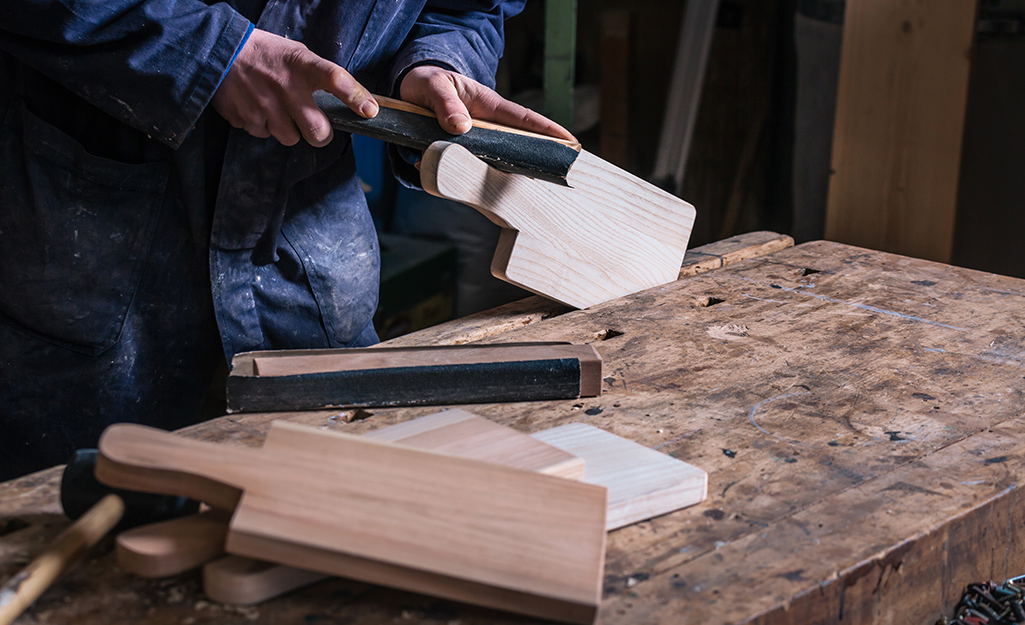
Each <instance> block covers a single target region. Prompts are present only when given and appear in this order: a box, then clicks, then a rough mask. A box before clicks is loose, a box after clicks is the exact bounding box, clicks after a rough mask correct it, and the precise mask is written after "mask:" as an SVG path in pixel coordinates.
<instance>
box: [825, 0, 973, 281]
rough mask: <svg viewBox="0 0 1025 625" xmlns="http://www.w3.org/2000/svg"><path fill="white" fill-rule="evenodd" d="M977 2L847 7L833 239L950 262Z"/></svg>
mask: <svg viewBox="0 0 1025 625" xmlns="http://www.w3.org/2000/svg"><path fill="white" fill-rule="evenodd" d="M976 6H977V0H946V1H944V2H894V1H893V0H862V1H860V2H850V3H848V4H847V7H846V12H845V15H844V28H843V49H842V51H841V57H840V76H839V85H838V90H837V103H836V122H835V128H834V134H833V156H832V171H833V172H834V173H833V174H832V176H831V178H830V183H829V200H828V208H827V212H826V237H827V238H829V239H832V240H836V241H842V242H844V243H850V244H853V245H861V246H864V247H870V248H874V249H881V250H886V251H890V252H896V253H900V254H906V255H909V256H915V257H920V258H929V259H931V260H937V261H943V262H949V261H950V258H951V252H952V249H953V240H954V223H955V213H956V208H957V182H958V172H959V170H960V164H961V141H962V134H963V129H964V118H965V109H966V106H967V100H968V74H969V67H970V64H971V49H972V42H973V40H974V37H975V18H976Z"/></svg>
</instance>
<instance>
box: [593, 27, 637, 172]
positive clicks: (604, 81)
mask: <svg viewBox="0 0 1025 625" xmlns="http://www.w3.org/2000/svg"><path fill="white" fill-rule="evenodd" d="M632 17H633V13H632V12H631V11H630V10H629V9H607V10H605V11H602V12H601V35H600V36H601V41H600V45H599V49H600V50H601V86H600V90H599V91H600V93H599V96H600V98H601V126H600V127H601V137H600V141H601V157H602V158H603V159H605V160H607V161H609V162H610V163H614V164H615V165H616V166H618V167H622V168H623V169H630V166H631V164H632V163H631V162H630V96H631V94H632V93H633V90H632V89H631V88H630V83H631V76H632V74H631V73H630V47H631V46H630V44H631V37H630V34H631V30H632V29H631V26H632V23H631V20H632Z"/></svg>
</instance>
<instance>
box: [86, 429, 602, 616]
mask: <svg viewBox="0 0 1025 625" xmlns="http://www.w3.org/2000/svg"><path fill="white" fill-rule="evenodd" d="M271 432H272V435H274V436H278V437H283V438H281V439H280V440H279V442H278V443H276V445H281V446H282V447H290V446H291V444H290V443H289V441H292V442H294V443H295V444H296V446H295V447H294V448H290V449H284V448H277V449H244V448H236V447H231V446H226V445H216V444H211V443H205V442H201V441H195V440H190V439H185V438H182V437H178V436H175V435H173V434H168V433H166V432H161V431H158V430H153V429H151V428H145V427H142V426H137V425H128V424H119V425H115V426H111V427H110V428H108V429H107V431H106V432H105V433H104V435H103V437H102V438H101V440H100V447H99V448H100V454H101V457H100V461H99V463H98V464H97V477H98V478H99V479H100V480H101V481H103V482H104V483H107V484H109V485H111V486H117V487H121V488H130V489H133V490H142V491H147V492H158V493H164V494H179V495H184V496H189V497H193V498H198V499H200V500H206V499H207V498H208V496H209V497H213V498H215V499H219V500H222V501H223V500H224V498H225V486H224V485H227V488H236V489H241V490H243V491H244V492H245V494H244V495H243V496H242V498H241V500H240V501H239V503H238V508H237V510H236V512H235V515H234V516H233V518H232V521H231V526H230V529H229V532H228V539H227V551H228V552H229V553H234V554H237V555H243V556H247V557H251V558H257V559H263V560H269V561H272V562H277V563H279V564H285V565H289V566H295V567H302V568H307V569H312V570H315V571H319V572H322V573H328V574H332V575H339V576H343V577H349V578H352V579H360V580H364V581H369V582H372V583H377V584H383V585H389V586H395V587H399V588H403V589H407V590H412V591H415V592H422V593H426V594H432V595H435V596H440V597H445V598H450V599H455V600H459V601H465V602H468V603H475V604H478V605H484V606H488V607H495V608H499V609H505V610H510V611H514V612H519V613H523V614H528V615H531V616H539V617H543V618H551V619H555V620H563V621H569V622H579V623H589V622H592V621H593V619H594V616H595V614H596V612H597V606H598V602H599V600H600V593H601V576H602V569H603V562H604V548H605V508H606V503H607V501H606V495H607V492H606V490H605V489H604V488H602V487H597V486H593V485H589V484H584V483H581V482H575V481H572V480H566V479H562V478H558V477H552V476H548V475H543V474H538V473H534V472H530V471H524V470H520V469H513V468H509V467H503V466H500V465H496V464H492V463H487V462H482V461H478V460H473V459H467V458H459V457H455V456H448V455H442V454H437V453H433V452H429V451H422V450H417V449H414V448H410V447H405V446H399V445H394V444H391V443H387V442H382V441H375V440H369V439H366V438H362V437H353V436H348V435H344V434H338V433H334V432H326V431H320V430H316V429H311V428H303V427H301V426H297V425H294V424H289V423H282V422H276V423H274V424H273V425H272V428H271ZM304 433H305V436H303V434H304ZM328 439H331V440H330V442H324V441H326V440H328ZM322 443H323V444H322ZM321 449H326V450H329V452H330V453H329V456H330V457H329V458H328V457H327V455H328V454H324V453H321ZM339 528H344V530H345V531H338V530H339Z"/></svg>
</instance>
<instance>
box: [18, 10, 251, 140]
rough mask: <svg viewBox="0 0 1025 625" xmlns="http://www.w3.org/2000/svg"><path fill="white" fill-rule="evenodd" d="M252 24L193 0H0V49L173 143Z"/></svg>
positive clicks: (194, 116) (205, 99)
mask: <svg viewBox="0 0 1025 625" xmlns="http://www.w3.org/2000/svg"><path fill="white" fill-rule="evenodd" d="M251 29H252V24H251V23H250V22H249V20H247V19H245V18H244V17H242V16H241V15H239V14H238V13H237V12H236V11H235V10H234V9H232V8H231V7H229V6H228V5H227V4H224V3H219V4H215V5H213V6H208V5H207V4H205V3H204V2H202V1H201V0H84V1H79V2H61V1H58V0H5V1H4V2H3V3H0V49H3V50H5V51H6V52H8V53H9V54H11V55H12V56H14V57H16V58H18V59H20V60H21V61H22V62H23V63H25V64H27V65H29V66H32V67H34V68H35V69H36V70H38V71H40V72H42V73H43V74H46V75H47V76H49V77H50V78H51V79H53V80H55V81H56V82H58V83H60V84H62V85H63V86H64V87H66V88H68V89H70V90H71V91H73V92H74V93H76V94H77V95H79V96H80V97H82V98H83V99H85V100H87V101H88V102H90V103H92V104H93V105H95V106H96V107H98V108H99V109H101V110H103V111H105V112H106V113H108V114H109V115H111V116H113V117H115V118H117V119H119V120H121V121H122V122H124V123H126V124H128V125H129V126H132V127H134V128H136V129H137V130H140V131H142V132H144V133H146V134H148V135H150V136H152V137H154V138H156V139H158V140H160V141H162V142H164V143H166V144H168V145H170V146H171V147H178V146H179V145H180V144H181V142H182V141H183V140H184V139H185V137H186V136H187V135H188V133H189V131H190V130H191V129H192V128H193V126H194V125H195V123H196V120H197V119H198V118H199V115H200V114H201V113H202V112H203V109H205V108H206V106H207V104H208V103H209V102H210V99H211V98H212V97H213V94H214V91H215V90H216V89H217V86H218V85H219V84H220V81H221V79H222V78H223V76H224V74H225V73H226V71H227V69H228V68H229V67H230V66H231V63H232V61H233V59H234V57H235V55H236V53H237V52H238V50H240V49H241V46H242V44H243V43H244V42H245V40H246V37H247V36H248V34H249V32H251Z"/></svg>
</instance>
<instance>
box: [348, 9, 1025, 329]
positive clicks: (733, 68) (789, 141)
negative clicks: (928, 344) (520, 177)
mask: <svg viewBox="0 0 1025 625" xmlns="http://www.w3.org/2000/svg"><path fill="white" fill-rule="evenodd" d="M912 5H914V6H912ZM857 6H858V5H852V7H857ZM690 8H691V9H693V11H692V12H691V13H689V14H688V13H687V11H688V3H685V2H679V1H675V0H674V1H667V0H630V1H627V0H588V1H585V2H577V1H576V0H547V1H543V0H534V1H533V2H528V4H527V8H526V10H525V11H524V12H523V13H522V14H521V15H519V16H517V17H515V18H513V19H512V20H510V21H509V22H508V24H507V46H506V53H505V56H504V58H503V60H502V63H501V65H500V68H499V74H498V80H497V87H498V90H499V92H501V93H502V94H503V95H505V96H506V97H509V98H511V99H514V100H516V101H518V102H521V103H523V104H524V105H526V106H529V107H531V108H534V109H536V110H540V111H543V112H545V113H546V114H548V115H550V116H552V117H553V118H556V119H557V120H558V121H560V122H562V123H563V124H564V125H568V126H572V128H571V130H572V131H573V132H574V134H576V136H577V137H578V138H579V139H580V140H581V142H582V143H583V146H584V148H585V149H586V150H588V151H591V152H593V153H595V154H597V155H598V156H600V157H602V158H604V159H605V160H608V161H610V162H612V163H613V164H615V165H617V166H619V167H621V168H623V169H626V170H627V171H629V172H631V173H633V174H635V175H637V176H640V177H641V178H644V179H646V180H649V181H651V182H654V183H656V184H659V185H660V186H662V187H663V188H666V189H668V190H670V191H674V192H676V193H677V194H678V195H679V196H680V197H682V198H683V199H684V200H686V201H688V202H690V203H691V204H693V205H694V206H695V207H696V208H697V221H696V223H695V226H694V231H693V234H692V238H691V242H690V246H691V247H694V246H698V245H702V244H705V243H709V242H711V241H716V240H720V239H723V238H726V237H729V236H732V235H735V234H737V233H742V232H750V231H755V230H772V231H776V232H783V233H787V234H790V235H792V236H793V237H794V239H795V240H796V241H797V242H798V243H801V242H804V241H810V240H815V239H820V238H827V239H830V240H837V241H841V242H845V243H850V244H854V245H862V246H865V247H871V248H874V249H881V250H884V251H890V252H896V253H901V254H905V255H909V256H915V257H922V258H928V259H930V260H937V261H941V262H949V263H952V264H955V265H959V266H964V267H969V268H974V269H981V270H985V271H989V272H993V273H998V274H1004V275H1010V276H1018V277H1025V255H1023V254H1022V253H1021V245H1020V243H1019V241H1020V238H1021V236H1022V233H1023V232H1025V212H1023V211H1022V210H1021V202H1022V198H1025V188H1023V187H1025V176H1022V175H1021V171H1020V170H1021V165H1022V163H1025V158H1023V157H1025V147H1023V146H1025V141H1023V140H1022V139H1023V138H1025V137H1023V135H1025V116H1022V115H1021V114H1020V111H1021V110H1022V106H1023V104H1025V82H1023V81H1022V80H1021V76H1023V75H1025V29H1023V27H1022V24H1023V15H1025V0H981V1H980V2H978V3H976V2H974V1H970V2H965V1H963V0H958V1H954V2H929V3H907V2H894V3H893V4H892V8H891V9H889V10H887V11H882V12H881V11H879V10H878V8H875V9H873V10H872V11H865V10H864V9H861V10H853V9H852V10H850V11H847V10H846V7H845V2H844V0H718V1H715V0H705V1H704V2H703V3H702V4H700V5H694V6H693V7H690ZM713 10H714V11H715V12H714V14H712V13H709V11H713ZM702 11H704V13H702ZM845 12H846V13H847V16H846V17H847V21H848V23H847V25H846V31H847V32H848V34H849V37H851V41H852V44H851V46H850V47H849V49H848V51H847V56H843V55H842V50H843V39H844V33H845V23H844V22H845ZM685 14H686V17H687V19H692V22H691V23H690V25H689V26H688V23H687V21H686V19H685ZM546 19H547V20H549V24H548V31H547V32H548V38H549V39H548V40H547V41H546ZM555 19H559V20H563V22H562V23H561V24H557V25H554V26H553V24H552V23H551V22H552V20H555ZM701 19H705V20H711V21H710V22H709V24H710V26H711V28H712V30H711V33H710V43H709V44H708V45H707V48H706V49H707V55H706V56H705V57H704V58H700V57H699V58H694V55H693V54H692V55H691V56H690V57H688V58H687V60H688V62H689V63H691V65H692V67H691V68H690V70H691V71H692V72H693V67H695V66H696V67H699V68H700V69H703V79H700V77H699V82H698V83H697V84H698V85H699V87H700V99H699V100H697V107H696V111H695V115H696V119H695V120H694V122H693V134H692V139H691V141H690V144H689V150H687V151H686V154H687V156H686V173H685V175H683V176H682V179H681V180H678V181H674V180H667V179H665V178H664V177H663V176H661V175H660V174H659V173H658V171H656V170H657V169H658V167H659V165H658V163H656V159H657V158H659V151H660V150H665V149H666V147H665V146H670V147H672V141H671V140H670V139H671V137H670V136H669V135H668V134H667V133H671V129H669V126H670V124H667V120H669V121H672V120H671V117H672V116H673V115H676V116H678V117H679V116H685V115H686V114H687V111H685V110H681V108H680V107H679V106H677V107H676V108H675V109H674V108H673V107H672V103H671V102H670V100H671V99H672V96H671V93H670V92H671V89H672V88H673V85H674V79H675V80H678V76H677V75H678V74H681V73H685V72H686V71H687V69H686V68H681V67H680V64H681V63H680V61H679V60H678V59H680V58H683V57H681V56H680V52H679V51H678V48H679V46H681V45H684V46H686V45H689V46H690V47H691V49H692V50H693V49H700V47H698V48H695V47H694V45H695V44H694V41H681V38H686V37H690V38H691V39H694V38H695V37H698V38H700V36H701V34H702V33H701V24H696V23H695V22H696V21H700V20H701ZM553 29H554V31H555V32H554V35H553ZM559 29H561V31H560V30H559ZM553 36H554V39H553ZM574 38H575V41H574ZM567 41H568V42H569V43H570V44H573V48H574V49H575V54H574V55H573V58H572V59H569V63H567V59H565V58H558V54H559V49H558V48H559V47H560V46H565V45H566V44H567ZM699 43H700V42H699ZM702 61H703V62H702ZM842 68H843V72H841V69H842ZM546 71H547V72H549V78H548V80H549V83H548V85H549V88H548V97H549V100H548V101H546V83H545V75H546ZM552 71H555V72H556V76H557V78H556V79H555V81H556V82H555V83H554V87H553V86H552V84H553V83H552V80H553V79H552V78H551V72H552ZM558 72H561V73H558ZM841 77H843V78H841ZM686 78H687V77H686V76H684V79H685V80H684V82H683V83H682V84H684V85H687V84H688V83H687V82H686ZM691 78H693V77H692V76H691ZM560 80H561V81H563V82H566V81H569V82H570V84H568V85H567V84H563V85H559V84H558V81H560ZM842 80H846V81H847V82H845V83H844V85H841V81H842ZM873 81H874V82H873ZM677 88H678V89H679V88H680V87H679V86H678V87H677ZM560 89H561V93H563V94H566V93H569V94H571V95H570V96H568V97H569V98H571V99H570V102H569V103H567V102H561V101H558V100H557V101H555V102H554V103H553V102H552V101H551V97H552V95H551V92H553V91H559V90H560ZM557 95H558V94H557ZM562 97H563V98H564V99H565V98H566V97H567V96H565V95H563V96H562ZM676 102H677V103H678V102H679V100H677V101H676ZM838 105H839V109H840V110H839V111H838ZM859 107H860V108H859ZM866 109H867V110H866ZM567 115H571V116H572V122H570V123H567V119H566V117H567ZM834 127H835V128H836V131H835V132H834ZM876 127H878V131H876V130H874V129H875V128H876ZM866 128H870V129H873V130H869V131H866ZM835 135H838V136H840V138H839V139H836V141H835V142H834V136H835ZM356 141H357V153H358V155H359V162H360V173H361V177H363V179H364V182H365V187H366V188H367V192H368V199H369V201H370V204H371V208H372V211H373V213H374V215H375V218H376V219H377V223H378V226H379V229H380V230H381V232H382V248H383V252H384V257H383V276H382V296H381V307H380V310H379V313H378V316H377V326H378V331H379V333H380V334H381V335H382V338H390V337H394V336H399V335H401V334H404V333H407V332H410V331H413V330H416V329H420V328H423V327H428V326H430V325H433V324H436V323H439V322H442V321H445V320H447V319H451V318H454V317H462V316H465V315H467V314H472V313H474V312H477V311H481V310H485V309H489V308H492V307H494V306H497V305H500V304H503V303H506V302H509V301H513V300H516V299H519V298H522V297H524V296H526V295H528V294H527V293H526V292H524V291H521V290H519V289H517V288H515V287H512V286H511V285H508V284H505V283H503V282H501V281H499V280H497V279H495V278H493V277H491V276H490V272H489V265H490V258H491V254H492V250H493V249H494V242H495V240H496V239H497V236H498V229H497V227H495V226H493V225H492V224H490V222H488V221H487V220H486V219H485V218H483V217H482V216H480V215H478V214H477V213H476V212H475V211H473V210H472V209H469V208H467V207H464V206H462V205H458V204H454V203H452V202H448V201H444V200H439V199H437V198H432V197H430V196H427V195H426V194H424V193H420V192H416V191H410V190H407V189H402V188H396V187H395V184H394V182H393V180H392V179H391V177H390V176H389V175H388V174H387V164H386V162H385V159H384V151H383V147H381V146H380V145H379V144H376V143H375V142H374V141H373V140H369V139H364V138H362V137H357V138H356ZM834 143H835V145H834ZM851 154H856V155H857V156H856V158H854V159H850V158H847V157H849V156H850V155H851ZM845 158H846V160H844V159H845ZM852 161H857V162H852ZM837 162H843V163H844V165H845V167H844V168H842V169H841V170H839V172H838V171H837V170H835V169H834V165H835V164H836V163H837ZM663 169H664V168H663ZM880 176H883V177H887V179H886V180H879V177H880ZM873 177H874V178H873ZM831 184H832V186H833V188H834V196H833V197H832V198H831V197H830V186H831ZM873 185H874V186H875V187H876V188H875V189H873V188H870V187H873ZM862 192H864V197H861V196H859V193H862ZM869 206H872V207H873V208H872V210H871V212H867V210H868V209H867V207H869Z"/></svg>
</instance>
